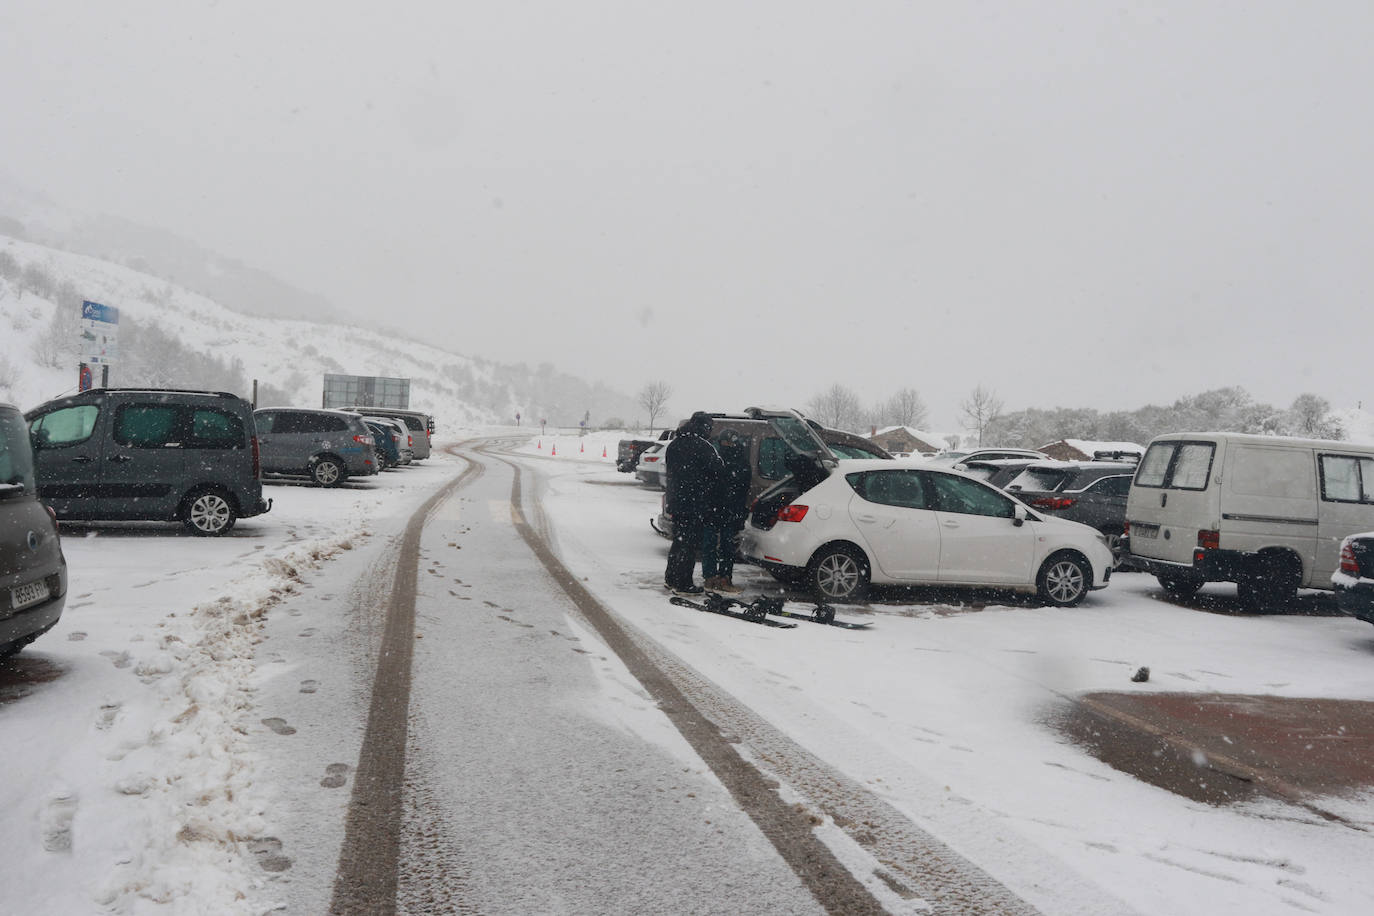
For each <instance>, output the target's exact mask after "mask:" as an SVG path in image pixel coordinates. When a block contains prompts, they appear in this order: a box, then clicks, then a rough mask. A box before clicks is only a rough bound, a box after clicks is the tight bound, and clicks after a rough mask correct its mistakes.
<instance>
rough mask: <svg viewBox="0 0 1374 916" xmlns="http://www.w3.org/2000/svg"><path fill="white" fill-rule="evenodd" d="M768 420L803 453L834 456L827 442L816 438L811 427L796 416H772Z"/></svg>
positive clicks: (790, 443)
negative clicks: (826, 444) (827, 446)
mask: <svg viewBox="0 0 1374 916" xmlns="http://www.w3.org/2000/svg"><path fill="white" fill-rule="evenodd" d="M768 422H769V423H770V424H771V425H772V427H773V428H774V429H776V430H777V431H778V434H779V435H781V436H782V437H783V439H785V440H786V441H787V444H788V445H790V446H792V448H794V449H796V450H797V451H799V452H801V453H802V454H803V455H816V456H819V457H821V458H830V457H833V456H832V455H831V454H830V451H829V449H827V448H826V446H825V444H824V443H822V442H821V441H820V440H819V439H817V438H816V435H815V433H813V432H812V431H811V427H809V426H807V425H806V423H805V422H803V421H802V420H798V419H797V418H796V417H770V418H769V420H768Z"/></svg>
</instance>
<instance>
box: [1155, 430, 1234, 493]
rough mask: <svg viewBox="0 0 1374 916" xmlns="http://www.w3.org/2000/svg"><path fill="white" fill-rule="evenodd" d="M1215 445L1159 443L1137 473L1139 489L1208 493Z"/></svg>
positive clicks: (1208, 443) (1207, 443)
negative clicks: (1158, 488) (1161, 488)
mask: <svg viewBox="0 0 1374 916" xmlns="http://www.w3.org/2000/svg"><path fill="white" fill-rule="evenodd" d="M1215 454H1216V445H1215V444H1213V443H1211V442H1173V441H1171V442H1156V443H1154V444H1152V445H1151V446H1150V447H1149V448H1148V449H1147V450H1146V451H1145V457H1144V458H1142V459H1141V460H1140V467H1138V468H1137V469H1136V472H1135V485H1136V486H1138V487H1171V488H1174V489H1178V490H1205V489H1207V480H1208V478H1209V477H1211V474H1212V458H1213V456H1214V455H1215Z"/></svg>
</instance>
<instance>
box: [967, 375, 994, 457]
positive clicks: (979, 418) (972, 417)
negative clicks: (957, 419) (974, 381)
mask: <svg viewBox="0 0 1374 916" xmlns="http://www.w3.org/2000/svg"><path fill="white" fill-rule="evenodd" d="M959 411H960V413H962V414H963V417H964V419H965V420H966V421H967V424H966V425H967V428H968V429H971V430H974V431H975V432H977V433H978V445H979V447H980V448H981V447H982V445H983V430H985V429H987V428H988V425H989V424H991V423H994V422H996V420H997V418H998V417H1000V416H1001V415H1002V401H1001V399H1000V398H998V397H997V393H996V392H995V391H993V390H992V389H990V388H984V387H983V385H982V383H979V385H978V387H976V388H974V389H973V391H971V392H970V393H969V396H968V397H967V398H965V399H964V401H963V402H962V403H960V405H959Z"/></svg>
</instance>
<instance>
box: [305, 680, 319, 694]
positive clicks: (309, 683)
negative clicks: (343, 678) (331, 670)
mask: <svg viewBox="0 0 1374 916" xmlns="http://www.w3.org/2000/svg"><path fill="white" fill-rule="evenodd" d="M319 689H320V682H319V681H314V680H305V681H301V693H314V692H315V691H316V690H319Z"/></svg>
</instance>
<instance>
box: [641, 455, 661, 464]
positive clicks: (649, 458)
mask: <svg viewBox="0 0 1374 916" xmlns="http://www.w3.org/2000/svg"><path fill="white" fill-rule="evenodd" d="M657 460H658V456H657V455H645V456H644V463H645V464H648V463H649V462H651V461H657Z"/></svg>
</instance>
